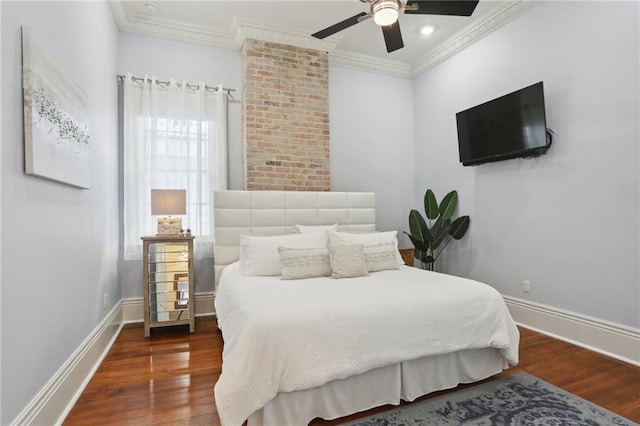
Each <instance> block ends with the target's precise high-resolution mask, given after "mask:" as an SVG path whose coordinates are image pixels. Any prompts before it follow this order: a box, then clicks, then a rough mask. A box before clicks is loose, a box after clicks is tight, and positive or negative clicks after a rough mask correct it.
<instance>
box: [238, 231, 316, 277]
mask: <svg viewBox="0 0 640 426" xmlns="http://www.w3.org/2000/svg"><path fill="white" fill-rule="evenodd" d="M278 247H290V248H326V247H327V236H326V232H315V233H312V234H287V235H268V236H251V235H240V273H241V274H242V275H246V276H274V275H280V255H279V254H278Z"/></svg>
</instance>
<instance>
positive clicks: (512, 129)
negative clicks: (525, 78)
mask: <svg viewBox="0 0 640 426" xmlns="http://www.w3.org/2000/svg"><path fill="white" fill-rule="evenodd" d="M456 122H457V125H458V149H459V152H460V162H461V163H462V164H463V165H465V166H471V165H477V164H482V163H488V162H490V161H499V160H506V159H509V158H516V157H531V156H537V155H541V154H544V153H545V152H547V150H548V149H549V146H550V141H549V143H548V142H547V127H546V119H545V111H544V88H543V84H542V82H539V83H536V84H533V85H531V86H529V87H525V88H524V89H520V90H517V91H515V92H513V93H509V94H507V95H504V96H501V97H499V98H497V99H494V100H492V101H489V102H485V103H483V104H481V105H478V106H475V107H473V108H469V109H467V110H464V111H461V112H459V113H457V114H456Z"/></svg>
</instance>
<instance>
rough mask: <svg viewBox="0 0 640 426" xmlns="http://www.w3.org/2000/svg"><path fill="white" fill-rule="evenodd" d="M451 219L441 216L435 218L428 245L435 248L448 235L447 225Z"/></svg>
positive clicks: (449, 224)
mask: <svg viewBox="0 0 640 426" xmlns="http://www.w3.org/2000/svg"><path fill="white" fill-rule="evenodd" d="M450 226H451V221H450V220H449V219H443V218H441V217H439V218H438V220H436V222H435V223H434V224H433V227H432V228H431V239H430V245H431V248H432V249H433V250H435V249H437V248H438V246H439V245H440V243H442V241H444V239H445V238H446V237H448V236H449V227H450Z"/></svg>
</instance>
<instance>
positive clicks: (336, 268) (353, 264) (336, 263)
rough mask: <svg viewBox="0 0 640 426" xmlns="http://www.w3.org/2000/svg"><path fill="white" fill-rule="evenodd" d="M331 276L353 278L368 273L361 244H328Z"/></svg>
mask: <svg viewBox="0 0 640 426" xmlns="http://www.w3.org/2000/svg"><path fill="white" fill-rule="evenodd" d="M329 262H330V263H331V270H332V271H333V272H332V274H331V278H353V277H362V276H365V275H369V271H368V270H367V264H366V262H365V260H364V251H363V250H362V244H351V245H341V244H336V245H330V246H329Z"/></svg>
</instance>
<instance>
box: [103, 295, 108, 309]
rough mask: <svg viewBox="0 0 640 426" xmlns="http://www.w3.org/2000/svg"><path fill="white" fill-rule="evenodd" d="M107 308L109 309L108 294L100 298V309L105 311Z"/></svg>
mask: <svg viewBox="0 0 640 426" xmlns="http://www.w3.org/2000/svg"><path fill="white" fill-rule="evenodd" d="M107 307H109V293H105V294H104V296H102V309H107Z"/></svg>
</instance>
